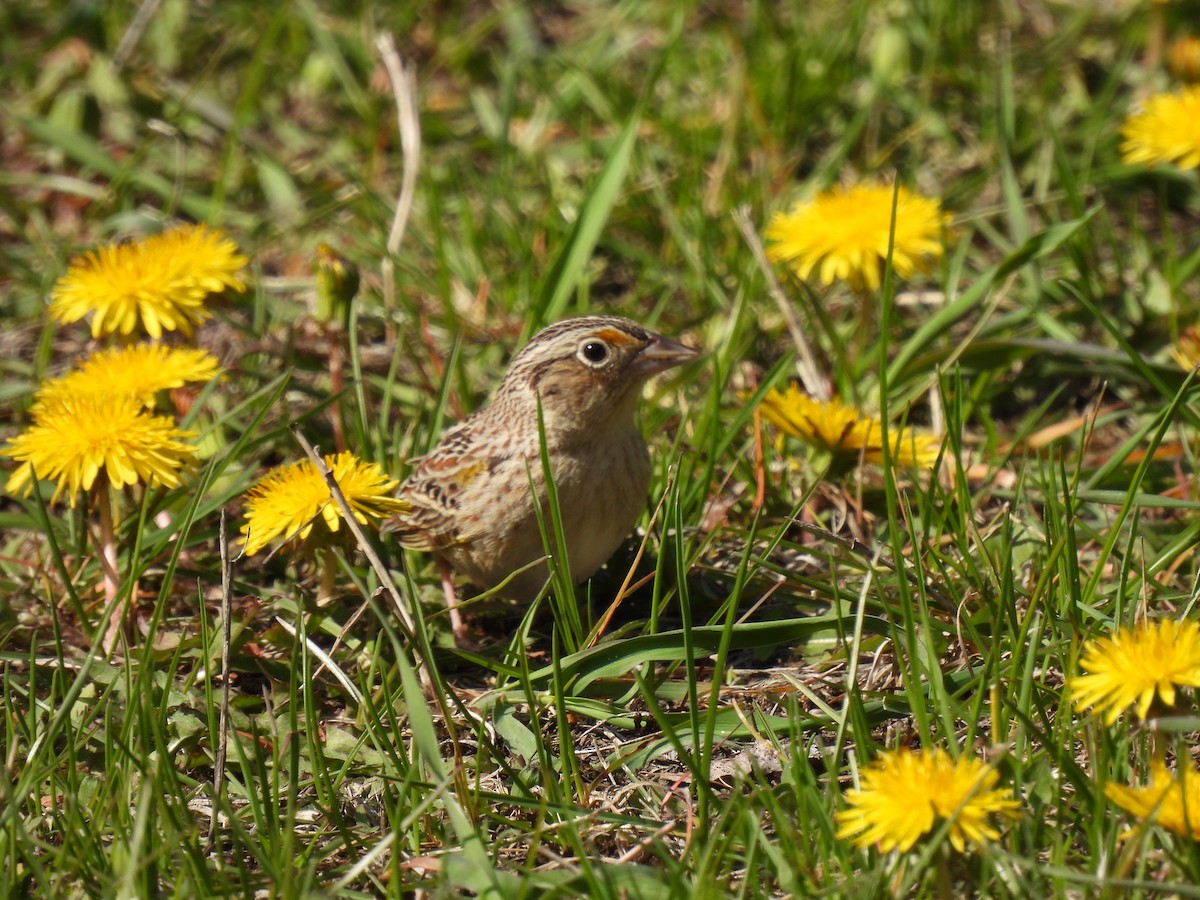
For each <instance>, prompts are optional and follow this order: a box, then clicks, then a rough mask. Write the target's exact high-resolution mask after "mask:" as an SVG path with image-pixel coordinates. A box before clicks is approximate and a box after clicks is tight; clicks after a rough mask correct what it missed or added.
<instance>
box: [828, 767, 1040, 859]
mask: <svg viewBox="0 0 1200 900" xmlns="http://www.w3.org/2000/svg"><path fill="white" fill-rule="evenodd" d="M999 778H1000V776H999V773H998V772H997V771H996V770H995V769H994V768H992V767H991V766H989V765H987V764H986V763H984V762H983V761H981V760H979V759H975V758H973V757H966V756H963V757H959V758H958V759H954V758H953V757H951V756H950V754H949V753H947V752H946V751H945V750H940V749H933V750H920V751H910V750H893V751H885V752H883V753H880V754H879V757H878V758H877V759H876V760H875V761H874V762H873V763H871V764H870V765H869V766H867V767H866V768H864V769H863V771H862V782H861V787H859V788H858V789H856V790H849V791H847V792H846V802H847V803H848V804H849V808H848V809H845V810H843V811H841V812H839V813H838V814H837V818H838V822H839V823H841V827H840V828H839V829H838V833H837V836H838V838H839V839H842V840H846V839H849V838H852V839H853V840H854V843H855V844H856V845H857V846H859V847H870V846H871V845H872V844H875V843H876V842H878V844H879V849H880V850H882V851H883V852H884V853H888V852H890V851H892V850H899V851H900V852H901V853H904V852H907V851H908V850H910V849H912V846H913V845H914V844H915V843H916V842H917V841H918V840H919V839H920V838H921V837H922V836H923V835H926V834H928V833H929V832H931V831H932V830H933V829H934V828H935V826H936V825H937V820H938V819H948V820H950V821H951V823H952V824H951V825H950V831H949V836H950V843H951V844H952V845H953V846H954V849H955V850H957V851H959V852H960V853H961V852H962V851H963V849H964V848H965V846H966V842H967V841H968V840H969V841H973V842H975V843H982V842H983V841H985V840H995V839H996V838H998V837H999V836H1000V833H999V832H998V831H997V830H996V828H995V827H994V826H993V825H991V824H990V823H989V822H988V816H989V815H992V814H993V813H998V814H1000V815H1004V816H1015V815H1016V812H1015V811H1016V809H1017V806H1018V804H1017V801H1016V800H1014V799H1013V798H1012V795H1011V793H1010V792H1008V791H1005V790H997V789H996V788H995V786H996V782H997V781H999Z"/></svg>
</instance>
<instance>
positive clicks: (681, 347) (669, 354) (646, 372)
mask: <svg viewBox="0 0 1200 900" xmlns="http://www.w3.org/2000/svg"><path fill="white" fill-rule="evenodd" d="M699 355H700V351H699V350H694V349H692V348H691V347H689V346H687V345H686V344H681V343H679V341H673V340H671V339H670V338H665V337H663V336H662V335H661V334H656V335H654V336H653V338H652V339H651V341H650V343H648V344H647V345H646V346H645V347H644V348H642V352H641V353H639V354H638V357H637V360H636V361H635V362H634V364H633V367H634V371H635V372H636V373H637V374H638V375H641V376H642V377H645V378H649V377H650V376H651V375H657V374H658V373H659V372H665V371H666V370H667V369H673V368H675V367H676V366H681V365H683V364H684V363H685V362H690V361H691V360H693V359H695V358H696V357H697V356H699Z"/></svg>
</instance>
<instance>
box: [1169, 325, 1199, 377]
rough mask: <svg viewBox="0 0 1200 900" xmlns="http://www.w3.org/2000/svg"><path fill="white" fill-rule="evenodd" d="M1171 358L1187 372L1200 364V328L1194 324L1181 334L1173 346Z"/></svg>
mask: <svg viewBox="0 0 1200 900" xmlns="http://www.w3.org/2000/svg"><path fill="white" fill-rule="evenodd" d="M1171 358H1172V359H1174V360H1175V362H1177V363H1179V366H1180V368H1182V369H1183V370H1184V371H1186V372H1190V371H1191V370H1192V369H1194V368H1196V366H1200V328H1197V327H1196V326H1195V325H1193V326H1192V327H1191V328H1189V329H1187V330H1186V331H1184V333H1183V334H1181V335H1180V336H1179V340H1178V341H1177V342H1176V344H1175V346H1174V347H1172V348H1171Z"/></svg>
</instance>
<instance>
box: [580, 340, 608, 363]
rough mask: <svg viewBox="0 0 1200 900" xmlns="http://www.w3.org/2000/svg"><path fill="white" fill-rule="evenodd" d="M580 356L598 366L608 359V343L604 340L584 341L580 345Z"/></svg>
mask: <svg viewBox="0 0 1200 900" xmlns="http://www.w3.org/2000/svg"><path fill="white" fill-rule="evenodd" d="M579 358H580V359H582V360H583V361H584V362H586V363H588V364H589V365H593V366H597V365H599V364H600V363H602V362H604V360H606V359H608V345H607V344H606V343H604V341H595V340H593V341H584V342H583V343H582V344H581V345H580V347H579Z"/></svg>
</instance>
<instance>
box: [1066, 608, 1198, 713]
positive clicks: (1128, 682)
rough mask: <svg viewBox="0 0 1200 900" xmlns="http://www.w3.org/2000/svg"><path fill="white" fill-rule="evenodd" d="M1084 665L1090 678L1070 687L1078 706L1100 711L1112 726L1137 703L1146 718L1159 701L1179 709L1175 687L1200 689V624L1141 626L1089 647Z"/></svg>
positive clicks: (1080, 678)
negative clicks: (1152, 706) (1155, 702)
mask: <svg viewBox="0 0 1200 900" xmlns="http://www.w3.org/2000/svg"><path fill="white" fill-rule="evenodd" d="M1079 665H1080V667H1081V668H1083V669H1085V670H1087V672H1088V674H1087V675H1077V676H1075V677H1074V678H1072V679H1070V681H1069V682H1068V690H1069V692H1070V696H1071V699H1072V701H1073V702H1074V703H1075V705H1076V706H1078V707H1089V706H1091V707H1095V708H1096V711H1097V712H1104V724H1105V725H1111V724H1112V723H1113V722H1115V721H1116V720H1117V716H1119V715H1120V714H1121V711H1122V710H1124V709H1126V708H1127V707H1129V706H1130V705H1131V704H1133V703H1137V714H1138V718H1140V719H1144V718H1146V714H1147V713H1148V712H1149V711H1150V707H1151V705H1152V704H1153V703H1154V699H1155V697H1157V698H1158V699H1159V700H1161V701H1162V703H1163V704H1164V705H1165V706H1174V705H1175V688H1177V687H1192V688H1194V687H1200V625H1197V624H1196V623H1195V622H1176V621H1175V620H1174V619H1163V620H1162V621H1161V622H1142V623H1141V624H1139V625H1135V626H1134V627H1133V628H1121V629H1119V630H1117V631H1116V632H1114V633H1113V634H1110V635H1109V636H1107V637H1102V638H1097V639H1096V640H1093V641H1088V642H1087V644H1085V645H1084V648H1083V655H1082V656H1081V657H1080V660H1079Z"/></svg>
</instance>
